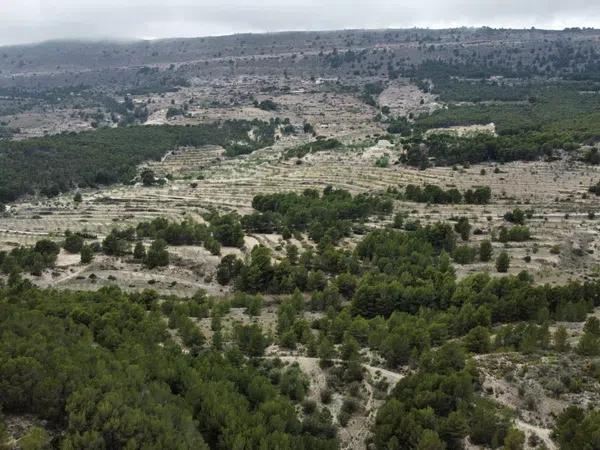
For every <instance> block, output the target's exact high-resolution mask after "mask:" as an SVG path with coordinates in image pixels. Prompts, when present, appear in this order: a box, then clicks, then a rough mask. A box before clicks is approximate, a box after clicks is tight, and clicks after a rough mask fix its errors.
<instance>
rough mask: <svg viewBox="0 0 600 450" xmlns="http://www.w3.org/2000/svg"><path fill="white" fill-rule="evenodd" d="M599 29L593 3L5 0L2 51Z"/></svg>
mask: <svg viewBox="0 0 600 450" xmlns="http://www.w3.org/2000/svg"><path fill="white" fill-rule="evenodd" d="M598 24H600V2H592V1H590V0H570V1H568V2H564V1H562V0H561V1H558V0H528V1H524V0H302V1H300V0H285V1H281V0H278V1H275V0H254V1H250V0H172V1H169V2H166V1H164V0H126V1H123V0H0V44H4V45H7V44H15V43H26V42H36V41H42V40H48V39H63V38H86V39H99V38H115V39H116V38H119V39H123V38H125V39H129V38H150V37H151V38H164V37H181V36H207V35H219V34H230V33H241V32H268V31H282V30H324V29H343V28H408V27H413V26H420V27H427V26H429V27H432V28H442V27H453V26H463V25H465V26H480V25H489V26H498V27H515V28H523V27H525V28H528V27H531V26H536V27H538V28H559V29H560V28H564V27H569V26H594V25H598Z"/></svg>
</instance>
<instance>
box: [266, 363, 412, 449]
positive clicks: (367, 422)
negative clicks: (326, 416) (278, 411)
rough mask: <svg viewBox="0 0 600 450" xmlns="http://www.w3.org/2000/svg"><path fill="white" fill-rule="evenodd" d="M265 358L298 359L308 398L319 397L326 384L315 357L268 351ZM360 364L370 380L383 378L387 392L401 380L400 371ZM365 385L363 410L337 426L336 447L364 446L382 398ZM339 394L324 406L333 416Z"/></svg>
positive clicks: (335, 412)
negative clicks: (306, 378)
mask: <svg viewBox="0 0 600 450" xmlns="http://www.w3.org/2000/svg"><path fill="white" fill-rule="evenodd" d="M264 358H265V359H275V358H279V359H280V360H282V361H286V362H290V363H298V365H299V366H300V369H301V370H302V371H303V372H304V373H305V374H307V375H308V376H309V377H310V379H311V389H310V392H309V398H310V399H311V400H315V401H320V400H319V393H320V392H321V390H322V389H325V388H326V387H327V377H326V376H325V373H324V371H323V370H322V369H321V367H320V366H319V360H320V359H319V358H311V357H308V356H296V355H276V354H275V355H268V356H265V357H264ZM332 361H333V362H335V363H343V362H345V361H343V360H341V359H333V360H332ZM363 367H364V368H365V369H366V370H367V371H368V372H369V374H370V377H371V378H372V379H373V380H380V379H382V378H383V379H385V380H386V381H387V383H388V389H387V392H388V394H389V392H390V391H391V390H392V389H393V388H394V386H395V385H396V383H397V382H398V381H399V380H401V379H402V378H403V377H404V375H403V374H401V373H398V372H394V371H391V370H388V369H384V368H382V367H376V366H371V365H368V364H363ZM363 387H364V389H365V394H366V395H365V398H364V404H363V408H364V414H354V415H353V416H352V418H351V419H350V421H349V422H348V425H347V426H345V427H340V429H339V434H338V436H339V439H340V447H341V448H343V449H361V448H364V445H365V440H366V439H367V438H368V437H369V435H370V432H371V428H372V425H373V423H374V421H375V417H376V416H377V410H378V409H379V406H381V404H382V403H383V400H379V399H377V398H376V397H375V389H374V388H373V385H372V384H371V383H369V382H367V381H365V382H364V383H363ZM342 401H343V399H342V397H341V396H340V398H338V399H336V400H334V401H333V402H332V403H331V404H330V405H328V407H329V408H330V409H331V411H332V413H333V415H334V417H337V415H338V414H339V411H340V408H341V404H342Z"/></svg>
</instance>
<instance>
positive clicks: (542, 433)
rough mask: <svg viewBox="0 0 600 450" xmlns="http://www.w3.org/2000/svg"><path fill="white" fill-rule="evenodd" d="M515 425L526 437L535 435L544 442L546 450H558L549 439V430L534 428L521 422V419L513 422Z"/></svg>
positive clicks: (550, 431)
mask: <svg viewBox="0 0 600 450" xmlns="http://www.w3.org/2000/svg"><path fill="white" fill-rule="evenodd" d="M515 425H516V426H517V428H518V429H519V430H521V431H523V432H525V434H527V435H529V434H536V435H537V436H538V437H539V438H540V439H541V440H542V441H544V444H546V447H547V448H548V450H556V449H557V448H558V447H557V446H556V444H555V443H554V441H553V440H552V438H551V437H550V434H551V433H552V430H551V429H550V428H542V427H536V426H535V425H531V424H529V423H527V422H523V421H522V420H521V419H517V420H515Z"/></svg>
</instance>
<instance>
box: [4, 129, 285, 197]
mask: <svg viewBox="0 0 600 450" xmlns="http://www.w3.org/2000/svg"><path fill="white" fill-rule="evenodd" d="M276 126H277V125H276V123H275V122H271V123H268V122H261V121H240V120H228V121H224V122H222V123H215V124H206V125H194V126H170V125H157V126H130V127H118V128H103V129H98V130H95V131H89V132H82V133H79V134H75V133H69V134H60V135H53V136H48V137H43V138H31V139H25V140H21V141H8V140H0V202H8V201H13V200H15V199H17V198H18V197H20V196H22V195H25V194H34V193H41V194H43V195H46V196H55V195H57V194H59V193H61V192H66V191H68V190H70V189H73V188H76V187H89V186H98V185H107V184H112V183H117V182H123V183H128V182H131V181H132V180H133V179H134V178H135V176H136V174H137V169H136V167H137V165H138V164H140V163H142V162H143V161H147V160H158V159H160V158H162V157H163V156H164V155H165V154H166V153H167V152H168V151H170V150H175V149H177V148H179V147H198V146H203V145H208V144H211V145H221V146H223V147H224V148H225V149H226V152H227V154H228V155H230V156H235V155H239V154H244V153H250V152H252V151H253V150H255V149H257V148H260V147H264V146H266V145H270V144H272V143H273V140H274V129H275V127H276ZM250 130H254V136H255V138H254V139H251V138H250V137H249V135H248V132H249V131H250ZM32 174H35V177H33V178H32V176H31V175H32Z"/></svg>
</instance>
